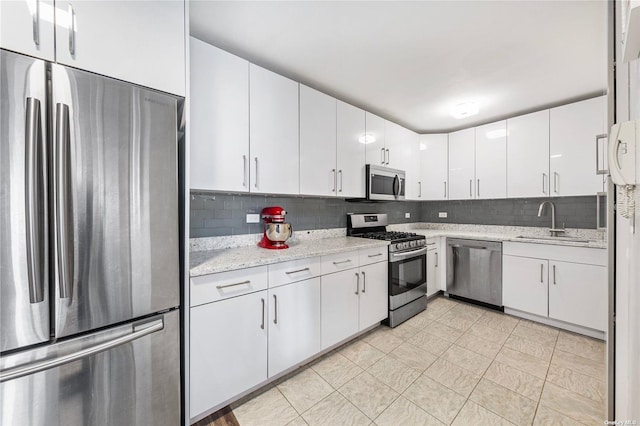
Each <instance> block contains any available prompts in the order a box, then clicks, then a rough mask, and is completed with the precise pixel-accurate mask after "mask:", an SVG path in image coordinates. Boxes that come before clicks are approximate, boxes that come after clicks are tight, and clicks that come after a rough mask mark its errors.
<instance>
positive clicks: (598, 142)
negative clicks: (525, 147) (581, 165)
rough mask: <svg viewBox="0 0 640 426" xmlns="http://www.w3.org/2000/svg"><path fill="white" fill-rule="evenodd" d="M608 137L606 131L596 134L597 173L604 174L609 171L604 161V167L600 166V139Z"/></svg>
mask: <svg viewBox="0 0 640 426" xmlns="http://www.w3.org/2000/svg"><path fill="white" fill-rule="evenodd" d="M607 138H608V135H607V134H606V133H604V134H602V135H597V136H596V174H597V175H606V174H608V173H609V170H608V169H609V167H607V164H606V162H603V165H602V166H603V167H604V168H602V169H601V168H600V149H599V148H600V140H602V139H604V140H605V142H606V140H607Z"/></svg>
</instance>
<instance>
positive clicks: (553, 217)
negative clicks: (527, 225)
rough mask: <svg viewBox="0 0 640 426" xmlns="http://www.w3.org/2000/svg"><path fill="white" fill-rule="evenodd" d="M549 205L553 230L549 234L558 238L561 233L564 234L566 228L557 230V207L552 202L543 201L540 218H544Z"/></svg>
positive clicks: (539, 209) (539, 213)
mask: <svg viewBox="0 0 640 426" xmlns="http://www.w3.org/2000/svg"><path fill="white" fill-rule="evenodd" d="M547 204H548V205H550V206H551V228H550V229H549V232H550V233H551V235H552V236H554V237H557V236H558V234H559V233H561V232H564V228H556V206H555V205H553V203H552V202H551V201H543V202H542V203H540V207H539V208H538V217H541V216H542V211H543V210H544V206H545V205H547Z"/></svg>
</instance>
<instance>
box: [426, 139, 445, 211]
mask: <svg viewBox="0 0 640 426" xmlns="http://www.w3.org/2000/svg"><path fill="white" fill-rule="evenodd" d="M448 141H449V136H448V135H447V134H446V133H445V134H433V135H421V136H420V143H419V147H420V181H421V182H422V185H421V187H422V196H421V197H420V199H421V200H446V199H447V193H448V189H447V175H448V163H449V161H448V157H447V156H448Z"/></svg>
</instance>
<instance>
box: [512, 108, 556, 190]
mask: <svg viewBox="0 0 640 426" xmlns="http://www.w3.org/2000/svg"><path fill="white" fill-rule="evenodd" d="M548 195H549V110H544V111H538V112H534V113H531V114H527V115H521V116H519V117H515V118H510V119H508V120H507V196H508V197H509V198H522V197H545V196H548Z"/></svg>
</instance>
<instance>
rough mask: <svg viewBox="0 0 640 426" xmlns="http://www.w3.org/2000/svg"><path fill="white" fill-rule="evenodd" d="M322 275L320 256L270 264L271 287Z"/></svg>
mask: <svg viewBox="0 0 640 426" xmlns="http://www.w3.org/2000/svg"><path fill="white" fill-rule="evenodd" d="M317 276H320V258H319V257H310V258H308V259H299V260H292V261H290V262H282V263H276V264H275V265H269V288H273V287H278V286H280V285H283V284H289V283H293V282H296V281H303V280H308V279H309V278H313V277H317Z"/></svg>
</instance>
